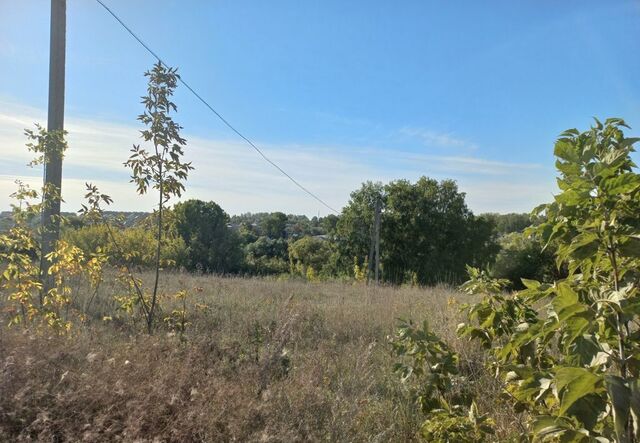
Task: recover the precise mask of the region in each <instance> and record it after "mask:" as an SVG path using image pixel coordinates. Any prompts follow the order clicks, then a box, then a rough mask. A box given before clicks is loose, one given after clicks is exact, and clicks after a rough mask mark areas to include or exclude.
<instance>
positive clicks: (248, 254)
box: [244, 236, 289, 275]
mask: <svg viewBox="0 0 640 443" xmlns="http://www.w3.org/2000/svg"><path fill="white" fill-rule="evenodd" d="M244 254H245V266H246V269H247V270H248V271H249V273H251V274H256V275H273V274H276V275H277V274H285V273H287V272H288V271H289V245H288V243H287V241H286V240H285V239H283V238H278V239H272V238H269V237H266V236H261V237H258V238H257V239H256V240H254V241H253V242H250V243H249V244H247V245H246V246H245V247H244Z"/></svg>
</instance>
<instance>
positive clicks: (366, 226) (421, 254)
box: [336, 177, 498, 284]
mask: <svg viewBox="0 0 640 443" xmlns="http://www.w3.org/2000/svg"><path fill="white" fill-rule="evenodd" d="M464 198H465V194H464V193H462V192H459V191H458V187H457V185H456V184H455V182H453V181H451V180H444V181H442V182H437V181H436V180H433V179H429V178H426V177H422V178H420V179H419V180H418V181H417V182H416V183H411V182H409V181H407V180H397V181H393V182H390V183H388V184H387V185H382V184H381V183H375V184H374V183H371V182H368V183H365V184H363V186H362V188H360V189H359V190H357V191H355V192H353V193H352V194H351V200H350V201H349V204H348V205H347V206H346V207H345V208H344V210H343V212H342V215H341V216H340V219H339V220H338V222H337V225H336V239H337V245H336V246H337V248H338V251H339V254H340V263H341V267H343V269H344V266H345V265H346V266H348V268H351V267H352V266H353V260H354V257H356V259H357V261H358V264H359V265H362V263H363V262H364V259H365V258H366V257H367V256H368V253H369V249H370V245H371V230H372V226H373V218H374V207H375V201H376V199H380V200H381V202H382V207H383V210H382V227H381V233H380V237H381V261H382V266H383V269H382V275H383V278H384V280H386V281H389V282H393V283H402V282H405V281H417V282H418V283H420V284H434V283H438V282H451V283H455V282H459V281H461V280H462V279H464V278H465V275H466V274H465V272H466V271H465V265H467V264H469V265H473V266H486V265H487V264H489V263H491V261H492V260H493V258H494V256H495V254H496V253H497V252H498V246H497V243H496V238H495V233H494V228H493V224H492V223H491V222H490V221H489V220H487V219H484V218H482V217H476V216H474V215H473V213H472V212H471V211H470V210H469V209H468V208H467V206H466V203H465V200H464Z"/></svg>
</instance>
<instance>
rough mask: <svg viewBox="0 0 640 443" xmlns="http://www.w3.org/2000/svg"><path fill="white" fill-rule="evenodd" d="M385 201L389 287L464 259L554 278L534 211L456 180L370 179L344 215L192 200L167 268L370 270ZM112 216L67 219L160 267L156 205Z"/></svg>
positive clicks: (74, 227) (430, 279)
mask: <svg viewBox="0 0 640 443" xmlns="http://www.w3.org/2000/svg"><path fill="white" fill-rule="evenodd" d="M377 200H379V201H380V202H381V207H382V210H381V231H380V243H381V248H380V250H381V270H380V271H381V277H382V280H383V281H384V282H387V283H390V284H403V283H412V284H420V285H432V284H437V283H451V284H456V283H459V282H460V281H462V280H463V279H464V278H465V276H466V271H465V266H467V265H470V266H474V267H480V268H487V269H491V270H492V271H493V274H494V275H496V276H498V277H500V278H507V279H509V280H511V281H512V282H513V286H514V287H517V286H518V283H519V281H520V278H523V277H524V278H534V277H538V278H544V277H549V278H551V277H552V276H553V275H554V269H555V267H554V266H553V259H552V254H551V253H550V252H549V251H543V250H542V249H543V248H542V245H540V244H539V242H536V241H535V240H534V239H531V238H529V237H527V236H525V235H524V234H523V233H522V232H523V230H524V229H525V228H526V227H528V226H530V225H531V224H532V219H531V217H530V216H529V215H528V214H516V213H512V214H495V213H491V214H481V215H474V214H473V212H472V211H471V210H470V209H469V208H468V207H467V205H466V202H465V194H464V193H463V192H461V191H460V190H459V189H458V187H457V185H456V183H455V182H454V181H453V180H443V181H440V182H438V181H436V180H434V179H430V178H427V177H421V178H420V179H418V180H417V181H416V182H415V183H412V182H410V181H408V180H396V181H392V182H389V183H386V184H383V183H373V182H366V183H363V184H362V186H361V187H360V188H359V189H357V190H355V191H353V192H352V193H351V197H350V200H349V202H348V204H347V205H346V206H345V207H344V208H343V210H342V212H341V213H340V214H339V215H333V214H330V215H328V216H326V217H311V218H309V217H307V216H305V215H293V214H284V213H282V212H272V213H246V214H240V215H233V216H230V215H229V214H227V213H226V212H225V211H224V209H223V208H222V207H220V206H219V205H218V204H217V203H215V202H213V201H209V202H206V201H202V200H187V201H184V202H180V203H177V204H175V205H174V206H173V207H170V208H167V209H165V210H164V214H163V218H164V224H165V228H166V229H165V235H164V238H163V241H162V245H161V249H160V258H161V262H162V265H163V267H165V268H176V269H185V270H187V271H191V272H204V273H216V274H236V275H258V276H267V275H272V276H278V275H296V276H300V277H304V278H310V279H316V278H363V276H366V271H367V269H369V268H370V265H371V264H370V263H368V257H369V252H370V248H371V237H372V233H373V224H374V211H375V210H374V208H375V204H376V201H377ZM131 218H132V217H131V216H130V215H128V214H126V213H123V214H120V216H119V217H118V216H117V215H116V214H114V213H112V214H111V216H110V217H109V223H110V224H111V231H112V233H113V234H114V235H115V236H116V237H117V242H116V243H117V244H118V245H119V251H116V250H114V247H113V244H112V243H113V242H112V241H111V240H110V238H109V233H108V228H107V227H106V226H105V225H103V224H85V223H83V220H82V218H81V217H67V223H66V227H65V228H63V238H64V239H65V240H67V241H68V242H70V243H71V244H73V245H75V246H78V247H79V248H80V249H82V250H83V251H84V252H85V253H86V254H89V253H95V251H97V250H101V251H104V252H108V253H109V255H110V256H111V257H112V259H111V260H112V262H113V264H115V265H121V264H124V263H125V262H126V263H128V264H131V265H133V266H138V267H152V266H153V262H154V258H155V253H156V250H155V248H154V241H153V239H154V235H153V227H154V226H156V224H157V212H156V213H152V214H147V215H146V216H139V215H137V216H136V217H135V221H134V222H133V223H131Z"/></svg>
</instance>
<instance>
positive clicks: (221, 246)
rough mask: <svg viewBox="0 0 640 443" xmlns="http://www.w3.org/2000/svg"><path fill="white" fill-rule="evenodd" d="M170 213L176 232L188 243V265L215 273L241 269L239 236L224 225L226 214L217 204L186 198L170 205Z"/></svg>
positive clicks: (226, 218) (186, 263)
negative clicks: (171, 208)
mask: <svg viewBox="0 0 640 443" xmlns="http://www.w3.org/2000/svg"><path fill="white" fill-rule="evenodd" d="M173 215H174V222H175V228H176V232H177V233H178V235H179V236H180V237H181V238H182V239H183V240H184V242H185V244H186V246H187V251H186V260H185V267H186V268H187V269H189V270H192V271H193V270H200V271H205V272H216V273H234V272H238V271H239V270H240V268H241V266H242V249H241V247H240V238H239V236H238V235H237V234H236V233H235V232H234V231H233V230H231V229H230V228H229V227H228V226H227V224H228V223H229V216H228V215H227V213H226V212H224V210H223V209H222V208H221V207H220V206H218V205H217V204H216V203H214V202H204V201H202V200H187V201H185V202H181V203H178V204H176V205H175V206H174V207H173Z"/></svg>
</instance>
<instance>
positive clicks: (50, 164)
mask: <svg viewBox="0 0 640 443" xmlns="http://www.w3.org/2000/svg"><path fill="white" fill-rule="evenodd" d="M66 29H67V1H66V0H51V30H50V43H49V110H48V121H47V131H49V132H51V131H63V130H64V83H65V81H64V75H65V72H64V71H65V43H66V42H65V40H66ZM54 151H55V152H56V153H54V154H53V155H49V156H46V157H47V159H48V161H47V162H46V163H45V165H44V194H45V195H44V196H43V197H44V200H43V201H44V203H45V204H44V205H43V209H42V245H41V248H42V253H41V257H40V275H41V278H42V281H43V284H44V292H46V291H47V290H48V289H50V284H49V278H48V271H49V264H50V263H49V261H48V260H47V259H46V255H47V254H49V253H50V252H52V251H53V250H54V247H55V244H56V242H57V241H58V238H59V237H60V193H61V191H62V155H61V153H59V150H58V149H55V150H54Z"/></svg>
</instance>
